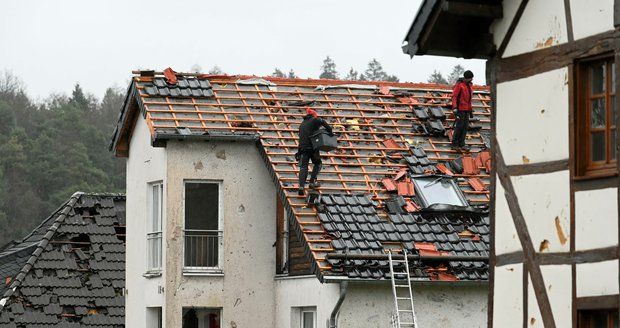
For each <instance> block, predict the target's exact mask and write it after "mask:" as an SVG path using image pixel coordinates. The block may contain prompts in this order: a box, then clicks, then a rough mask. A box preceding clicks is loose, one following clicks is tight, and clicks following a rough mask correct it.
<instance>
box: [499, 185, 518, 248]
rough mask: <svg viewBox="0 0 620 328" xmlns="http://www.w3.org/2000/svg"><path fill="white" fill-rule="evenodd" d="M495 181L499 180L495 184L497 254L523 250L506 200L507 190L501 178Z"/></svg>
mask: <svg viewBox="0 0 620 328" xmlns="http://www.w3.org/2000/svg"><path fill="white" fill-rule="evenodd" d="M495 181H497V185H496V186H495V188H496V189H495V192H496V195H497V196H496V197H495V254H497V255H499V254H505V253H511V252H518V251H521V250H522V248H521V241H520V240H519V235H517V229H516V228H515V224H514V221H513V219H512V214H511V213H510V209H509V208H508V202H506V195H505V192H506V191H505V190H504V187H503V186H502V184H501V183H500V182H499V178H496V179H495Z"/></svg>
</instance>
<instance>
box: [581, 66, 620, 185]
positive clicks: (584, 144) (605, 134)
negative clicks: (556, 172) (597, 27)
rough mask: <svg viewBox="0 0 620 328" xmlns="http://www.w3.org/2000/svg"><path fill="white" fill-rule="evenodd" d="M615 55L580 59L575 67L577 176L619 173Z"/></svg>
mask: <svg viewBox="0 0 620 328" xmlns="http://www.w3.org/2000/svg"><path fill="white" fill-rule="evenodd" d="M615 67H616V65H615V63H614V57H613V55H610V56H606V57H597V58H593V59H587V60H584V61H581V62H579V63H578V65H577V70H576V79H575V81H576V91H577V92H576V93H575V94H576V96H577V99H576V106H575V108H576V110H575V126H574V129H575V147H576V151H575V155H576V156H575V157H576V158H575V159H576V167H575V168H576V170H575V173H576V176H578V177H597V176H608V175H613V174H615V173H616V170H615V167H616V116H617V111H616V94H615V87H614V86H615V80H616V74H615Z"/></svg>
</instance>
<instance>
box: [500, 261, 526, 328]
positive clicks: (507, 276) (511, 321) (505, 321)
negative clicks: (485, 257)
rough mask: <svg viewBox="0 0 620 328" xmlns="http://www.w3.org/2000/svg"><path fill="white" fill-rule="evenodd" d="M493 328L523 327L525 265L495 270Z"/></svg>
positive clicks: (502, 267)
mask: <svg viewBox="0 0 620 328" xmlns="http://www.w3.org/2000/svg"><path fill="white" fill-rule="evenodd" d="M494 279H495V280H494V282H493V287H494V289H493V327H501V328H520V327H523V320H522V318H523V312H522V309H523V264H520V263H519V264H512V265H505V266H501V267H496V268H495V277H494Z"/></svg>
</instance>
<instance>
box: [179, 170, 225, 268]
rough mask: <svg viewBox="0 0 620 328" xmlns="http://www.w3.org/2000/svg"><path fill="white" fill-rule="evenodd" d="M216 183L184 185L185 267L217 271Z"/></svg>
mask: <svg viewBox="0 0 620 328" xmlns="http://www.w3.org/2000/svg"><path fill="white" fill-rule="evenodd" d="M219 198H220V196H219V184H217V183H202V182H188V183H186V184H185V267H190V268H191V267H194V268H204V267H210V268H216V267H218V265H219V253H220V243H221V236H222V231H221V229H220V199H219Z"/></svg>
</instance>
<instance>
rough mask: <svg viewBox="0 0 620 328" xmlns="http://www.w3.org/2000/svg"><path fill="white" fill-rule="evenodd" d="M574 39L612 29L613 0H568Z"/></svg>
mask: <svg viewBox="0 0 620 328" xmlns="http://www.w3.org/2000/svg"><path fill="white" fill-rule="evenodd" d="M570 9H571V16H572V19H573V36H574V38H575V40H577V39H581V38H585V37H588V36H591V35H595V34H599V33H603V32H606V31H611V30H613V29H614V0H595V1H592V0H589V1H588V0H570Z"/></svg>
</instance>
